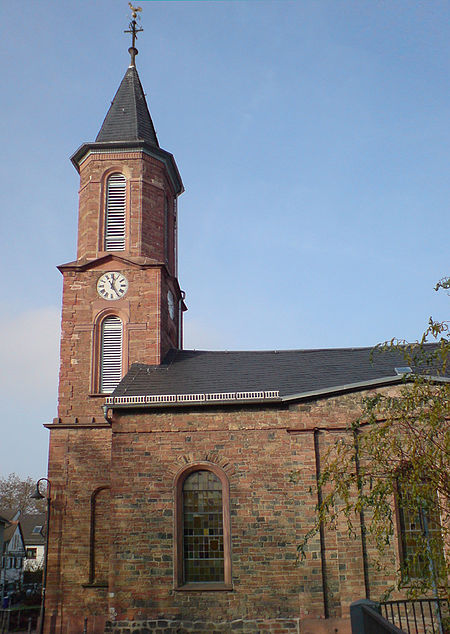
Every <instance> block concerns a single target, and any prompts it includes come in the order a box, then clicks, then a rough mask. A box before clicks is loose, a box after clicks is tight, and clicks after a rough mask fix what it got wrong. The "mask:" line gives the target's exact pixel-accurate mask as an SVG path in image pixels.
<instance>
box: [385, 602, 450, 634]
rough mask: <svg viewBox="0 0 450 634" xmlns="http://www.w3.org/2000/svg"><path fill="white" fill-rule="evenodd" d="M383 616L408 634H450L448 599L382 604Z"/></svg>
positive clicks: (449, 606)
mask: <svg viewBox="0 0 450 634" xmlns="http://www.w3.org/2000/svg"><path fill="white" fill-rule="evenodd" d="M380 608H381V614H382V615H383V616H384V618H385V619H387V620H388V621H390V622H391V623H393V624H394V625H396V626H397V627H399V628H400V629H401V630H403V631H404V632H405V633H406V634H450V605H449V601H448V600H447V599H410V600H399V601H385V602H384V603H380Z"/></svg>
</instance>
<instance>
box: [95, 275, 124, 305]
mask: <svg viewBox="0 0 450 634" xmlns="http://www.w3.org/2000/svg"><path fill="white" fill-rule="evenodd" d="M127 290H128V280H127V278H126V277H125V275H122V273H117V272H116V271H108V273H103V275H102V276H101V277H99V279H98V282H97V293H98V294H99V295H100V297H102V298H103V299H107V300H114V299H120V298H121V297H123V296H124V295H125V293H126V292H127Z"/></svg>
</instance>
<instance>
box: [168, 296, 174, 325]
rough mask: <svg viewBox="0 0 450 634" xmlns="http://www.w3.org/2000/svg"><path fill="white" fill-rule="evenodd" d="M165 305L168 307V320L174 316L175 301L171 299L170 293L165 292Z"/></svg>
mask: <svg viewBox="0 0 450 634" xmlns="http://www.w3.org/2000/svg"><path fill="white" fill-rule="evenodd" d="M167 305H168V307H169V315H170V319H173V318H174V316H175V301H174V299H173V294H172V291H167Z"/></svg>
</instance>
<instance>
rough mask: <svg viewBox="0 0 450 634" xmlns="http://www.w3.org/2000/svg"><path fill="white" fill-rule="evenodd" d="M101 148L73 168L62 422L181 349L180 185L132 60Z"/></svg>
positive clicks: (91, 412)
mask: <svg viewBox="0 0 450 634" xmlns="http://www.w3.org/2000/svg"><path fill="white" fill-rule="evenodd" d="M130 26H131V32H132V33H133V46H132V47H131V48H130V49H129V52H130V55H131V61H130V66H129V67H128V69H127V71H126V73H125V76H124V78H123V80H122V82H121V84H120V87H119V89H118V91H117V93H116V95H115V97H114V100H113V102H112V104H111V107H110V109H109V111H108V113H107V115H106V118H105V120H104V122H103V125H102V127H101V129H100V132H99V133H98V135H97V138H96V140H95V142H93V143H84V144H83V145H82V146H81V147H80V148H79V149H78V150H77V151H76V152H75V154H74V155H73V156H72V158H71V160H72V163H73V165H74V166H75V168H76V169H77V171H78V172H79V174H80V190H79V219H78V248H77V259H76V260H75V261H74V262H70V263H67V264H63V265H61V266H60V267H59V270H60V271H61V273H62V274H63V276H64V287H63V308H62V338H61V370H60V391H59V412H58V416H59V418H60V419H61V421H63V420H66V419H67V418H68V419H73V418H77V419H78V420H85V419H86V417H87V418H88V419H90V418H91V417H92V416H94V417H95V416H98V414H99V411H100V415H101V409H100V407H101V405H102V404H103V401H104V399H103V398H102V396H103V395H104V394H109V393H111V392H112V391H113V389H114V388H115V387H116V385H117V384H118V383H119V381H120V379H121V378H122V377H123V376H124V375H125V374H126V372H127V370H128V368H129V366H130V364H131V363H132V362H144V363H149V364H156V365H158V364H159V363H161V361H162V359H163V358H164V356H165V354H166V353H167V352H168V350H169V349H171V348H181V347H182V311H183V308H184V305H183V294H182V292H181V290H180V287H179V284H178V279H177V197H178V196H179V194H180V193H182V191H183V184H182V182H181V178H180V175H179V172H178V169H177V166H176V163H175V160H174V158H173V156H172V154H170V153H169V152H167V151H165V150H163V149H162V148H160V146H159V143H158V139H157V136H156V133H155V129H154V126H153V122H152V119H151V116H150V113H149V110H148V107H147V103H146V99H145V95H144V92H143V89H142V85H141V82H140V80H139V75H138V72H137V70H136V65H135V59H136V54H137V49H136V48H135V46H134V40H135V35H136V32H137V31H136V21H135V20H133V21H132V23H131V25H130Z"/></svg>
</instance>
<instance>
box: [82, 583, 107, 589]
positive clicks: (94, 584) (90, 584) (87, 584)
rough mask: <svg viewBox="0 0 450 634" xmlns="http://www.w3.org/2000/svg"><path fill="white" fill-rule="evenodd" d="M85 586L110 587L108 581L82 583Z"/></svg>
mask: <svg viewBox="0 0 450 634" xmlns="http://www.w3.org/2000/svg"><path fill="white" fill-rule="evenodd" d="M81 586H82V587H83V588H108V584H107V583H82V584H81Z"/></svg>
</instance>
